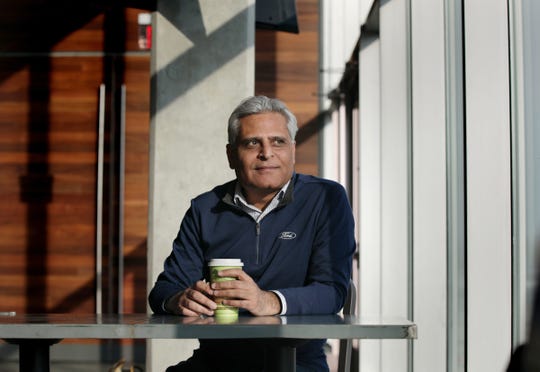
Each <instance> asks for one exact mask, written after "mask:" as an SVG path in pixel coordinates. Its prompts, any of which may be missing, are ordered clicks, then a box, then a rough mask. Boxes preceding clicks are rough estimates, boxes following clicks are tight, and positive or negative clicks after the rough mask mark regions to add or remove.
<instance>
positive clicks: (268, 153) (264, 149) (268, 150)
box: [259, 141, 274, 159]
mask: <svg viewBox="0 0 540 372" xmlns="http://www.w3.org/2000/svg"><path fill="white" fill-rule="evenodd" d="M273 155H274V150H273V148H272V145H271V144H270V142H267V141H263V142H262V143H261V152H260V153H259V158H260V159H269V158H271V157H272V156H273Z"/></svg>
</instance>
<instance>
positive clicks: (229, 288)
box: [211, 269, 281, 315]
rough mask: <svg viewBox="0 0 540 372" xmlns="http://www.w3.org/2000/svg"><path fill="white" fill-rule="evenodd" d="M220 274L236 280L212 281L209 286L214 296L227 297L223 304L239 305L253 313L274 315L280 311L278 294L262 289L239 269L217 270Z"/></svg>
mask: <svg viewBox="0 0 540 372" xmlns="http://www.w3.org/2000/svg"><path fill="white" fill-rule="evenodd" d="M219 275H220V276H228V277H235V278H237V280H229V281H224V282H218V283H212V285H211V288H212V290H213V293H212V294H213V295H214V296H215V297H224V298H227V299H226V300H223V304H224V305H228V306H236V307H241V308H244V309H246V310H248V311H249V312H250V313H252V314H253V315H276V314H279V312H280V311H281V302H280V300H279V298H278V296H277V295H276V294H275V293H273V292H269V291H263V290H261V289H260V288H259V286H258V285H257V284H256V283H255V282H254V281H253V279H251V277H250V276H249V275H248V274H246V273H245V272H244V271H243V270H241V269H227V270H222V271H220V272H219Z"/></svg>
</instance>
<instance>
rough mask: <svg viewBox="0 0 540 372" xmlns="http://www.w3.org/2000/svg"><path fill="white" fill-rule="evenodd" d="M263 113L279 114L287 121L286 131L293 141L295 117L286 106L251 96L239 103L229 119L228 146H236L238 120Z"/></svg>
mask: <svg viewBox="0 0 540 372" xmlns="http://www.w3.org/2000/svg"><path fill="white" fill-rule="evenodd" d="M264 112H276V113H278V114H281V115H282V116H283V117H284V118H285V119H286V120H287V130H288V131H289V135H290V136H291V139H292V140H293V141H294V138H295V137H296V132H298V124H297V121H296V117H295V116H294V114H293V113H292V112H291V111H290V110H289V109H288V108H287V106H285V104H284V103H283V102H281V101H280V100H279V99H277V98H268V97H266V96H253V97H248V98H246V99H244V100H243V101H242V102H240V104H239V105H238V106H237V107H236V108H235V109H234V111H233V112H232V114H231V116H230V117H229V125H228V127H227V132H228V135H229V144H230V145H235V144H236V139H237V138H238V133H239V132H240V119H242V118H244V117H246V116H249V115H255V114H261V113H264Z"/></svg>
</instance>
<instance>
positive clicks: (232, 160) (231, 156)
mask: <svg viewBox="0 0 540 372" xmlns="http://www.w3.org/2000/svg"><path fill="white" fill-rule="evenodd" d="M226 149H227V160H229V168H231V169H236V151H235V148H234V147H233V146H231V145H230V144H227V147H226Z"/></svg>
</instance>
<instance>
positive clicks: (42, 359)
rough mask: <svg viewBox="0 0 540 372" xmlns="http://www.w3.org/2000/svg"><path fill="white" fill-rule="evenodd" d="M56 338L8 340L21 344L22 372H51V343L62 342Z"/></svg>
mask: <svg viewBox="0 0 540 372" xmlns="http://www.w3.org/2000/svg"><path fill="white" fill-rule="evenodd" d="M60 341H61V340H56V339H54V340H53V339H32V340H29V339H21V340H8V342H10V343H13V344H17V345H19V371H20V372H49V371H50V354H49V351H50V348H51V345H53V344H56V343H57V342H60Z"/></svg>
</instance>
